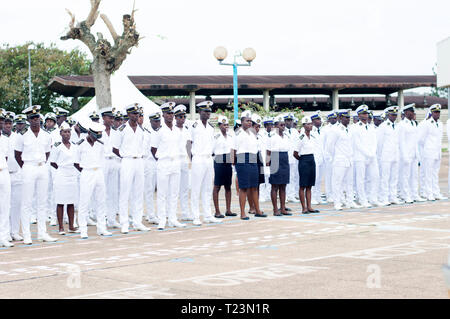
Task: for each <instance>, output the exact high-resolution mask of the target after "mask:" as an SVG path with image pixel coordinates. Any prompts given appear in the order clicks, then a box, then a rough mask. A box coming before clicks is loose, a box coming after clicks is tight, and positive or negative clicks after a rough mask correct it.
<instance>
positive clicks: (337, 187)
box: [326, 123, 353, 206]
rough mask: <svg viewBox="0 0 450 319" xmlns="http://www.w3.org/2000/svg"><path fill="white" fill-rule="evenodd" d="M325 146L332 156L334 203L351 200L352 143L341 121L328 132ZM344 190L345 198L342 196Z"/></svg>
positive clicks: (350, 201) (339, 203)
mask: <svg viewBox="0 0 450 319" xmlns="http://www.w3.org/2000/svg"><path fill="white" fill-rule="evenodd" d="M328 134H329V135H328V137H327V145H326V148H327V149H328V151H329V152H330V155H331V156H332V158H333V164H332V165H333V172H332V192H333V193H332V197H333V202H334V205H335V206H337V205H342V204H343V203H344V202H345V203H346V205H347V206H350V205H351V204H352V202H353V183H352V181H353V163H352V162H353V160H352V159H353V144H352V137H351V132H350V130H349V128H348V127H345V126H344V125H342V124H341V123H339V124H336V125H334V126H333V127H332V128H331V130H330V132H328ZM344 192H345V198H344Z"/></svg>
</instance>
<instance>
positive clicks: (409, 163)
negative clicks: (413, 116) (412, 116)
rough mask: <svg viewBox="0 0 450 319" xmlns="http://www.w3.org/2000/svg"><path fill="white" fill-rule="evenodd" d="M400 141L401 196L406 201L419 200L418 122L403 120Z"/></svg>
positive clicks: (399, 127) (400, 127)
mask: <svg viewBox="0 0 450 319" xmlns="http://www.w3.org/2000/svg"><path fill="white" fill-rule="evenodd" d="M398 129H399V132H398V133H399V141H400V167H401V168H400V170H399V171H400V172H401V174H399V178H400V179H401V180H402V182H401V183H400V184H399V185H400V187H401V188H400V196H401V197H402V199H404V200H405V201H408V202H410V201H412V200H417V199H418V198H419V180H418V173H419V148H418V144H419V128H418V126H417V123H416V121H414V120H408V119H407V118H405V119H403V120H402V121H401V122H400V124H399V126H398Z"/></svg>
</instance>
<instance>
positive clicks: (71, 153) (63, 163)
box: [48, 142, 87, 176]
mask: <svg viewBox="0 0 450 319" xmlns="http://www.w3.org/2000/svg"><path fill="white" fill-rule="evenodd" d="M58 143H59V142H58ZM85 143H87V142H85ZM77 147H78V146H77V145H76V144H71V145H70V149H69V148H67V146H65V145H64V144H62V143H61V144H59V145H58V146H54V147H53V148H52V151H51V152H50V158H49V160H48V161H49V162H50V163H56V164H57V165H58V174H62V175H63V176H77V170H76V168H75V166H74V165H73V164H74V163H75V162H76V160H77Z"/></svg>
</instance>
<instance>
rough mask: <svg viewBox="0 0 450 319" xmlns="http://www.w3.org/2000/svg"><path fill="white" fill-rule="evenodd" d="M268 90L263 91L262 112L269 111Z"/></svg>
mask: <svg viewBox="0 0 450 319" xmlns="http://www.w3.org/2000/svg"><path fill="white" fill-rule="evenodd" d="M269 94H270V90H264V94H263V106H264V111H266V112H269V111H270V95H269Z"/></svg>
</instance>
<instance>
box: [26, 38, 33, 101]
mask: <svg viewBox="0 0 450 319" xmlns="http://www.w3.org/2000/svg"><path fill="white" fill-rule="evenodd" d="M33 48H34V46H33V44H30V45H29V46H28V48H27V49H28V87H29V88H28V98H29V106H32V105H33V101H32V97H31V86H32V83H31V55H30V50H31V49H33Z"/></svg>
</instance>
